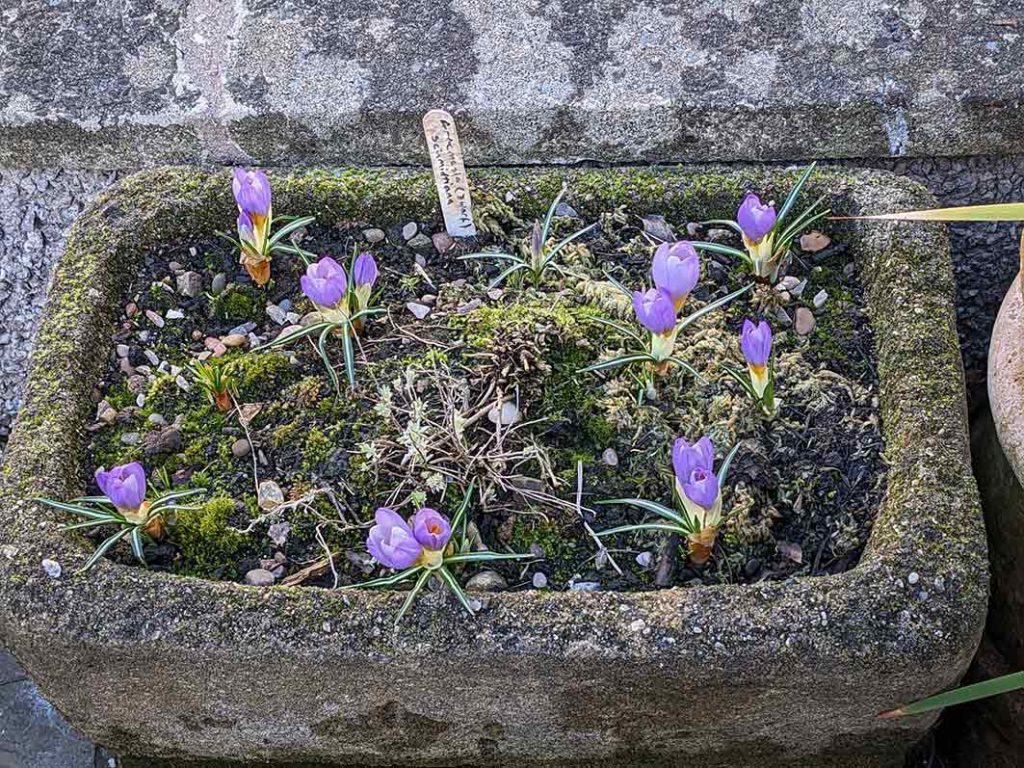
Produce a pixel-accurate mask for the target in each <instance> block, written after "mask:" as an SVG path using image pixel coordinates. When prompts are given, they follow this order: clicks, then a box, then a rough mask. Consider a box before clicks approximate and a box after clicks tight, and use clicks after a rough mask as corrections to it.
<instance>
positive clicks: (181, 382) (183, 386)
mask: <svg viewBox="0 0 1024 768" xmlns="http://www.w3.org/2000/svg"><path fill="white" fill-rule="evenodd" d="M174 383H175V384H177V385H178V389H180V390H181V391H182V392H188V391H189V390H190V389H191V388H192V387H191V386H190V385H189V383H188V381H187V380H186V379H185V377H184V376H177V377H176V378H175V379H174Z"/></svg>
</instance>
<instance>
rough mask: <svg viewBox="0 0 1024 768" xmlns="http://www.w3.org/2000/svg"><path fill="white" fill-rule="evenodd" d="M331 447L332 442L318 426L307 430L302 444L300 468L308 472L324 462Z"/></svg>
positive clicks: (329, 453)
mask: <svg viewBox="0 0 1024 768" xmlns="http://www.w3.org/2000/svg"><path fill="white" fill-rule="evenodd" d="M333 449H334V442H333V441H332V440H331V439H330V438H329V437H327V435H325V434H324V433H323V431H322V430H321V429H320V428H319V427H314V428H313V429H311V430H309V431H308V432H307V433H306V439H305V441H304V442H303V445H302V469H303V470H304V471H306V472H309V471H311V470H314V469H316V468H317V467H319V466H321V465H322V464H325V463H326V462H327V459H328V457H329V456H330V455H331V451H332V450H333Z"/></svg>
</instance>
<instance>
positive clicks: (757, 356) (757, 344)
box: [740, 320, 772, 367]
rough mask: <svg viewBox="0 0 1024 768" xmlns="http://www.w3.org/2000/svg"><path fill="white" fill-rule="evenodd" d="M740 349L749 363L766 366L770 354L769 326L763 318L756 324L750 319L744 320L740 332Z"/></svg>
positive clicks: (770, 330)
mask: <svg viewBox="0 0 1024 768" xmlns="http://www.w3.org/2000/svg"><path fill="white" fill-rule="evenodd" d="M740 350H741V351H742V352H743V357H744V359H746V361H747V362H748V363H749V364H750V365H753V366H757V367H764V366H766V365H767V364H768V358H769V357H771V354H772V329H771V326H769V325H768V323H767V322H765V321H764V320H762V321H761V322H759V323H758V324H757V325H754V324H753V323H752V322H751V321H750V320H744V321H743V330H742V331H741V332H740Z"/></svg>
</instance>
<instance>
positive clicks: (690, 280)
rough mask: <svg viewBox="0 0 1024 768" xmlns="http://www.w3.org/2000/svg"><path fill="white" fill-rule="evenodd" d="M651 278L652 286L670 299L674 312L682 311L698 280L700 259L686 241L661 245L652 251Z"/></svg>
mask: <svg viewBox="0 0 1024 768" xmlns="http://www.w3.org/2000/svg"><path fill="white" fill-rule="evenodd" d="M651 276H652V277H653V278H654V285H655V286H656V287H657V288H660V289H661V290H663V291H665V293H667V294H668V295H669V296H670V297H671V298H672V302H673V304H675V308H676V311H678V310H680V309H682V308H683V304H685V303H686V299H687V297H688V296H689V295H690V291H692V290H693V287H694V286H695V285H697V280H698V279H699V278H700V258H699V257H698V256H697V251H696V249H695V248H694V247H693V246H692V245H691V244H690V243H689V242H687V241H686V240H682V241H680V242H678V243H671V244H669V243H662V244H661V245H659V246H658V247H657V249H656V250H655V251H654V258H653V259H652V261H651Z"/></svg>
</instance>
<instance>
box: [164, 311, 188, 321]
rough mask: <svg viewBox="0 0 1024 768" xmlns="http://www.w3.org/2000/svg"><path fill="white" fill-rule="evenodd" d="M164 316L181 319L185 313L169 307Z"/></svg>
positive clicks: (169, 318) (170, 318)
mask: <svg viewBox="0 0 1024 768" xmlns="http://www.w3.org/2000/svg"><path fill="white" fill-rule="evenodd" d="M164 317H166V318H167V319H168V320H181V319H182V318H183V317H185V313H184V312H182V311H181V310H180V309H168V310H167V312H165V313H164Z"/></svg>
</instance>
